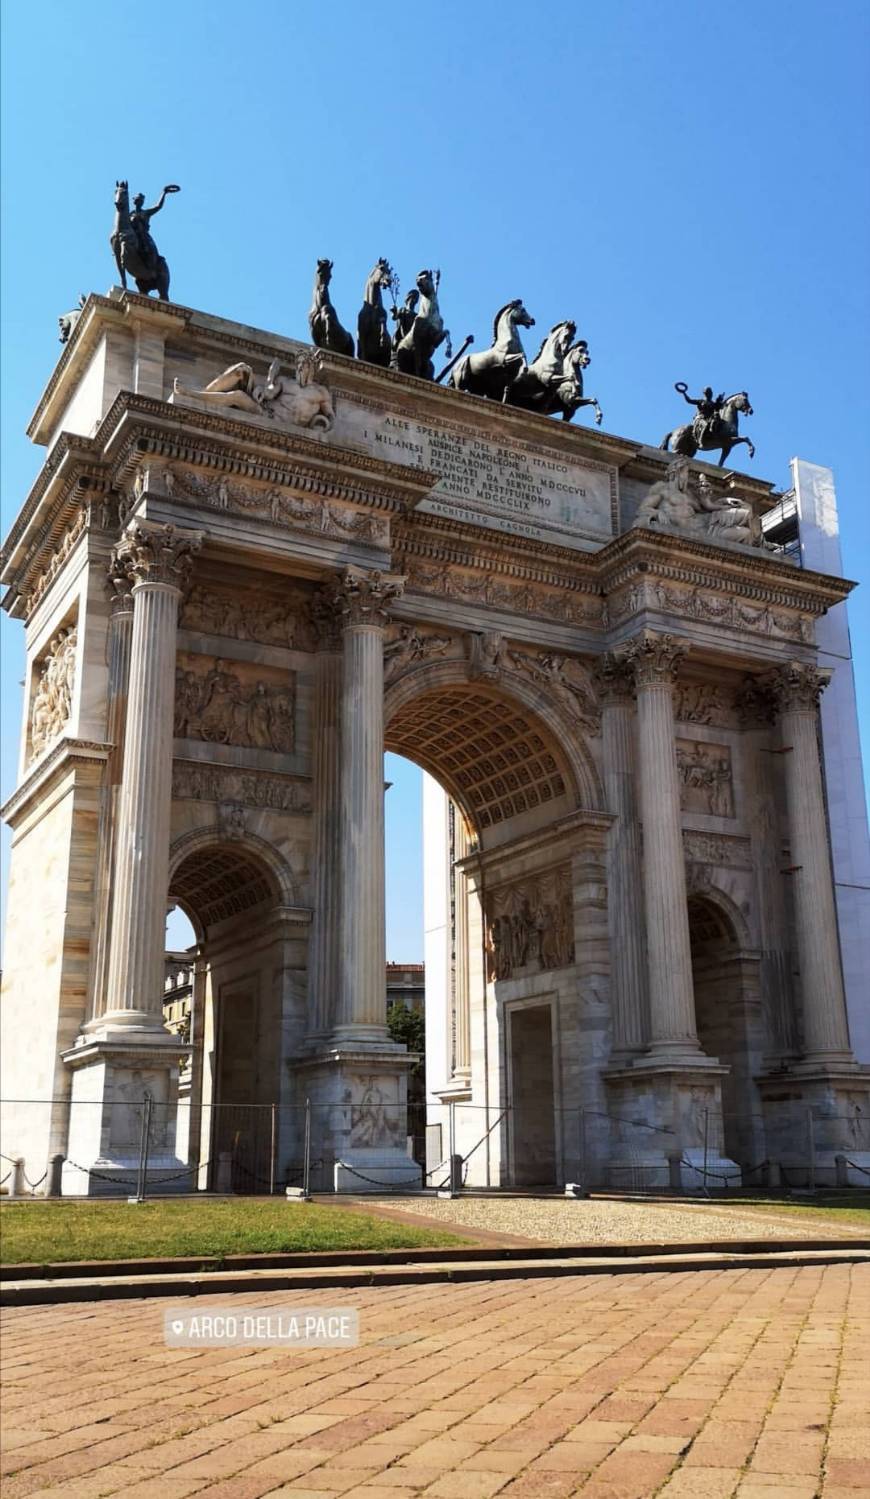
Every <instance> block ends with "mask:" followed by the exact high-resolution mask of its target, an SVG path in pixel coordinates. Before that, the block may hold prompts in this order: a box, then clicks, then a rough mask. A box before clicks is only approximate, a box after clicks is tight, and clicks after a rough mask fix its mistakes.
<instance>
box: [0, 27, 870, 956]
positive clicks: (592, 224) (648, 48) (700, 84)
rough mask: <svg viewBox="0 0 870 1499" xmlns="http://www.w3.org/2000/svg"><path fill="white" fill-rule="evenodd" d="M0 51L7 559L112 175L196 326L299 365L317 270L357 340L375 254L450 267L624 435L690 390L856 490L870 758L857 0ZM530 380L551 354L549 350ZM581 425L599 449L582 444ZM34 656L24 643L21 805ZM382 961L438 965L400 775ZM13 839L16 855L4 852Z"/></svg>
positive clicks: (15, 725)
mask: <svg viewBox="0 0 870 1499" xmlns="http://www.w3.org/2000/svg"><path fill="white" fill-rule="evenodd" d="M0 15H2V24H3V38H2V40H3V47H2V66H3V112H4V120H3V125H4V128H3V198H4V209H5V212H4V223H5V247H4V254H3V259H2V275H3V363H2V376H3V519H4V525H3V530H4V534H5V532H6V530H8V527H9V524H10V522H11V520H12V518H13V516H14V514H15V513H16V512H17V510H18V507H19V505H20V504H21V502H22V500H23V498H24V496H25V494H26V492H27V490H28V488H29V486H30V484H31V482H32V480H33V477H34V476H35V474H36V472H37V470H38V468H39V466H40V463H41V460H42V456H43V455H42V452H41V450H37V449H33V448H31V447H30V445H29V443H28V441H27V439H26V438H25V437H24V435H23V429H24V427H25V425H26V423H27V420H28V418H29V416H30V414H31V412H32V410H33V407H34V405H35V404H36V400H37V398H38V396H39V394H40V392H41V390H42V388H43V386H44V384H45V382H46V380H47V378H48V375H49V373H50V371H51V369H52V367H53V364H54V361H55V359H56V358H57V356H58V354H59V352H60V349H59V345H58V343H57V322H56V319H57V315H58V314H59V313H60V312H63V311H64V310H66V309H67V308H69V307H72V306H73V305H74V304H75V301H76V298H77V296H78V294H79V292H83V291H84V292H87V291H92V290H93V291H101V292H105V291H106V290H107V288H108V287H109V286H110V285H111V284H112V282H113V280H114V279H115V274H114V264H113V261H112V258H111V254H110V250H109V245H108V235H109V233H110V230H111V227H112V193H113V187H114V182H115V179H116V178H117V177H121V176H125V177H127V178H128V179H129V181H130V188H131V193H132V192H137V191H142V192H144V193H146V195H147V197H148V201H149V203H150V202H153V201H154V200H155V198H156V196H157V194H158V193H159V190H160V188H161V187H162V186H163V184H164V183H166V182H178V183H180V184H181V186H182V192H181V193H180V194H179V195H178V196H176V197H174V198H172V199H170V200H169V202H168V203H167V205H166V208H165V209H164V211H163V213H162V214H161V215H160V216H159V218H157V219H155V220H154V223H153V229H154V237H155V239H156V240H157V243H158V245H159V247H160V249H161V250H162V252H163V253H164V254H165V256H166V258H167V260H168V261H169V264H170V268H171V271H172V288H171V294H172V297H173V299H174V300H176V301H179V302H183V303H186V304H188V305H191V306H194V307H199V308H203V309H205V310H207V311H209V312H213V313H218V314H221V315H224V316H226V317H230V318H234V319H237V320H239V321H242V322H249V323H253V324H255V325H257V326H259V327H262V328H266V329H273V330H275V331H277V332H280V333H284V334H288V335H290V336H293V337H297V338H298V337H302V338H304V337H306V336H307V324H306V312H307V308H308V306H309V302H310V292H311V282H312V276H313V270H314V265H315V261H316V260H317V258H318V256H324V255H327V256H329V257H330V258H331V259H333V260H334V261H335V273H334V278H333V284H332V291H333V300H334V302H335V304H336V307H337V309H338V311H339V314H340V316H341V317H342V320H343V321H344V323H345V325H346V326H349V327H353V326H354V323H355V318H356V312H357V309H358V307H359V303H360V300H361V292H362V286H363V281H364V278H365V275H366V273H367V271H368V270H369V268H370V267H371V265H372V264H373V263H374V261H375V260H376V259H377V257H378V256H379V255H385V256H387V257H388V258H389V259H390V261H391V262H392V263H393V265H395V266H396V267H397V269H398V271H399V275H400V277H401V281H402V286H403V288H405V289H407V288H408V287H409V286H410V285H411V284H412V282H413V277H414V275H415V273H416V271H417V270H419V268H420V267H421V266H423V265H432V266H440V268H441V271H442V282H441V294H440V298H441V305H442V309H443V311H444V313H445V317H446V321H447V324H448V326H449V327H450V329H451V331H452V333H453V335H454V340H455V342H456V343H457V346H458V343H459V342H460V341H461V339H462V337H463V336H464V334H465V333H468V332H473V333H474V334H475V337H476V341H477V343H478V345H480V344H481V343H483V342H485V340H486V335H487V333H488V329H489V327H490V324H491V320H492V315H493V313H494V312H495V310H496V309H497V308H498V307H500V306H501V305H502V304H503V303H504V302H506V301H507V300H508V299H509V298H511V297H515V296H521V297H523V298H524V300H525V303H526V306H527V307H528V308H529V311H530V312H531V313H532V314H533V316H534V317H535V318H536V319H537V322H538V325H539V326H541V327H544V328H547V327H549V326H550V325H551V324H552V323H554V322H556V321H558V320H559V319H561V318H564V317H573V318H574V319H575V320H576V322H577V324H578V329H579V333H580V334H581V335H582V336H583V337H584V338H586V339H588V341H589V345H590V350H591V354H592V366H591V368H590V371H589V376H588V377H587V391H588V392H589V393H594V394H596V395H597V396H598V398H599V400H600V401H601V405H602V407H603V410H604V425H605V427H606V428H607V429H608V430H610V431H612V432H616V433H619V434H620V435H623V436H626V437H631V438H635V439H639V440H643V441H646V442H653V443H657V442H658V441H659V440H660V439H661V437H662V435H663V434H664V433H665V431H667V430H668V429H669V428H670V427H671V426H673V425H675V424H676V423H677V422H678V421H680V420H682V419H683V416H684V414H685V408H684V407H683V405H682V402H681V401H680V400H679V398H678V397H676V396H675V394H674V391H673V382H674V381H675V380H687V381H688V382H689V383H690V385H691V386H693V387H694V386H697V385H705V384H708V383H709V384H711V385H713V386H714V387H715V389H717V390H720V389H725V390H738V389H742V388H746V389H748V391H749V393H750V396H751V399H752V403H753V406H754V408H755V412H756V415H755V417H754V418H753V419H752V420H751V422H750V423H749V424H748V426H747V427H746V428H745V430H748V431H749V432H750V433H751V435H752V437H753V440H754V441H755V443H756V445H757V449H758V451H757V456H756V459H755V461H754V463H748V462H747V465H746V466H747V467H748V468H750V469H751V470H752V472H754V473H757V474H759V475H761V476H762V477H765V478H768V479H770V480H773V481H774V482H776V483H777V484H778V485H782V486H785V485H787V483H788V479H789V472H788V466H787V465H788V460H789V458H790V457H791V456H792V455H794V454H795V453H797V454H800V455H801V456H802V457H805V458H808V459H811V460H812V461H814V462H816V463H822V464H829V465H831V466H832V467H833V469H834V471H835V476H836V482H837V490H838V496H839V505H840V517H841V528H842V539H843V551H844V558H845V566H846V571H847V572H848V574H849V575H850V576H851V577H853V578H855V579H858V580H859V581H861V580H863V581H864V583H865V587H864V588H863V589H861V590H859V592H858V594H857V595H856V597H855V598H854V600H853V603H852V605H851V606H850V612H851V621H852V636H853V642H854V645H855V650H856V657H857V675H858V684H859V700H860V703H861V707H862V716H863V736H864V744H865V746H868V745H870V588H868V587H867V586H866V584H867V582H868V581H870V524H868V519H867V512H868V503H870V501H868V495H867V475H868V474H870V451H868V449H870V424H868V420H867V418H868V410H867V375H868V370H867V348H868V331H870V316H868V279H867V270H868V249H870V226H868V202H870V197H868V176H870V171H868V134H870V131H868V110H870V105H868V92H867V78H868V63H870V5H868V3H867V0H831V3H828V4H824V5H822V4H819V3H818V0H763V3H761V4H756V5H752V6H746V5H744V6H724V5H719V6H713V5H699V4H697V3H696V0H667V3H661V4H659V3H654V0H598V3H597V4H595V5H590V4H588V3H585V0H574V3H564V0H563V3H562V4H560V5H551V6H533V5H529V4H527V3H522V4H521V3H518V0H477V3H473V0H472V3H470V0H464V3H458V0H440V3H438V4H433V5H431V6H429V7H426V8H422V7H418V6H407V7H402V6H398V5H394V6H377V5H368V6H366V5H363V4H360V3H359V0H331V3H329V4H323V3H310V0H293V3H291V4H286V5H276V4H274V3H270V4H263V3H260V0H253V3H249V4H247V5H238V4H235V3H232V4H231V3H229V0H174V3H173V4H167V3H166V0H151V3H150V4H149V5H147V6H132V5H119V4H117V0H75V3H74V4H71V3H70V0H32V3H30V4H24V3H13V0H7V3H6V4H4V5H2V6H0ZM530 352H531V351H530ZM581 419H582V420H588V418H587V417H586V416H585V414H584V415H583V417H582V418H581ZM21 636H22V630H21V626H20V625H19V624H15V623H13V624H12V625H9V624H8V623H7V624H6V626H5V631H4V640H5V651H4V673H3V690H2V708H3V744H2V749H3V759H2V781H3V794H4V795H8V794H9V792H10V791H11V789H12V786H13V784H14V779H15V761H16V753H17V742H18V734H19V726H20V724H19V720H20V690H19V687H18V682H19V680H20V678H21V675H22V671H21V662H22V651H21ZM387 775H388V778H390V779H392V780H394V781H395V782H396V784H395V786H394V789H393V790H391V791H390V793H389V795H388V798H387V809H388V830H389V832H388V838H389V850H390V855H389V857H390V870H391V882H390V889H389V892H388V911H389V916H388V941H387V948H388V954H389V956H390V957H391V958H393V959H397V960H400V959H406V960H411V959H414V958H417V957H419V956H420V955H421V938H420V931H421V922H420V894H419V867H420V858H419V838H418V827H419V791H418V777H417V776H416V774H408V773H407V772H402V770H401V766H398V767H397V766H396V764H395V762H393V761H392V760H391V763H390V764H389V765H388V769H387ZM7 841H8V835H7Z"/></svg>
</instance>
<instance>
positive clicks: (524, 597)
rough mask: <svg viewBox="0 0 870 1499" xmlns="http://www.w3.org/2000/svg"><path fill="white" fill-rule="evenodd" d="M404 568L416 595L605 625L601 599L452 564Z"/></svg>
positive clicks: (418, 564)
mask: <svg viewBox="0 0 870 1499" xmlns="http://www.w3.org/2000/svg"><path fill="white" fill-rule="evenodd" d="M404 565H405V567H406V572H407V587H408V589H409V590H411V591H413V592H415V593H429V594H435V595H436V596H437V597H441V598H451V599H457V600H459V601H461V602H463V603H469V604H483V605H487V606H488V607H490V608H494V609H506V610H509V611H510V612H511V613H513V614H528V615H535V616H538V617H539V618H541V619H557V620H560V621H562V622H563V623H564V624H571V625H586V626H591V627H593V628H600V627H601V625H602V624H603V623H604V616H603V604H602V601H601V599H599V598H598V597H594V596H592V597H590V596H589V595H584V594H577V593H569V592H568V591H567V590H563V589H558V588H552V589H549V588H545V587H543V586H542V585H540V584H534V583H524V582H516V581H513V580H511V579H510V578H503V577H500V576H499V575H498V574H497V573H493V572H488V573H482V574H473V573H464V572H460V571H459V569H458V568H455V567H451V566H450V565H449V563H445V564H443V565H441V566H437V567H433V566H427V565H426V564H425V563H422V562H417V561H414V560H413V559H410V558H409V559H408V561H407V563H406V564H404Z"/></svg>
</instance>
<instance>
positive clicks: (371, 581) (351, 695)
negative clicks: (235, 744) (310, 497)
mask: <svg viewBox="0 0 870 1499" xmlns="http://www.w3.org/2000/svg"><path fill="white" fill-rule="evenodd" d="M404 581H405V580H404V578H402V577H399V576H397V575H394V574H385V573H380V572H364V571H363V570H362V569H361V568H357V567H348V568H345V570H344V572H343V573H342V576H341V579H340V581H339V583H338V584H337V586H336V589H335V592H334V600H335V609H336V613H337V616H338V618H339V621H340V624H341V629H342V646H343V649H342V661H343V683H342V704H341V856H342V857H341V950H340V954H339V980H338V1006H337V1012H336V1025H335V1030H336V1032H338V1033H343V1034H344V1036H345V1037H347V1039H354V1040H356V1041H361V1040H371V1041H383V1040H384V1039H385V1038H386V1035H387V1028H386V1021H385V1016H386V991H385V987H384V985H385V974H386V942H385V935H384V631H385V630H386V627H387V625H388V623H389V616H388V614H387V606H388V604H389V603H390V602H391V601H392V600H393V599H395V598H397V597H398V596H399V595H400V594H401V592H402V589H403V587H404Z"/></svg>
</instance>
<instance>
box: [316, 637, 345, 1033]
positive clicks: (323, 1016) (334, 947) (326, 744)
mask: <svg viewBox="0 0 870 1499" xmlns="http://www.w3.org/2000/svg"><path fill="white" fill-rule="evenodd" d="M339 647H340V641H339V640H338V639H337V638H333V639H326V640H324V642H323V649H322V650H321V652H320V654H319V655H318V658H317V679H316V690H315V699H314V743H313V758H314V766H313V769H314V828H313V864H314V867H313V877H314V914H313V917H312V924H311V943H310V948H309V951H310V954H311V958H310V970H309V973H310V977H309V993H310V996H311V1008H310V1030H311V1032H312V1033H313V1034H319V1033H322V1032H323V1031H326V1030H328V1029H329V1027H330V1026H331V1025H332V1023H333V1020H334V1017H335V1009H336V1004H337V997H338V956H339V933H340V925H339V922H340V913H341V904H340V873H341V835H342V824H341V682H342V658H341V654H340V650H339Z"/></svg>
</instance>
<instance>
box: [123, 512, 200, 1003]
mask: <svg viewBox="0 0 870 1499" xmlns="http://www.w3.org/2000/svg"><path fill="white" fill-rule="evenodd" d="M201 539H202V533H201V532H194V531H181V530H179V529H178V528H177V527H175V526H156V525H151V524H147V523H145V522H137V523H136V524H134V525H133V526H131V527H130V529H129V531H128V532H127V533H126V535H125V536H124V538H123V539H122V541H121V542H120V544H119V546H118V548H117V549H116V555H117V557H118V558H119V559H120V560H121V561H122V562H123V563H124V564H125V565H126V566H127V567H128V569H129V571H130V573H131V575H132V577H133V579H134V582H133V631H132V640H131V646H130V655H131V662H130V685H129V694H128V705H127V726H126V734H125V741H124V761H123V775H122V784H121V793H120V798H119V804H118V817H117V834H116V856H115V881H114V884H115V888H114V909H113V920H112V936H111V944H110V956H109V977H108V992H107V1013H106V1015H105V1016H104V1019H108V1018H109V1016H111V1020H112V1022H113V1025H115V1026H124V1027H130V1026H133V1027H145V1028H147V1029H151V1030H162V1029H163V1020H162V996H163V949H164V945H165V926H166V900H167V891H168V883H169V816H170V803H171V796H172V720H173V708H174V699H175V648H176V637H177V631H178V605H179V600H180V598H181V593H182V589H183V587H184V584H185V583H186V581H187V578H188V576H189V573H190V569H191V565H192V562H193V557H194V554H195V552H196V551H197V550H198V548H199V546H200V543H201Z"/></svg>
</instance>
